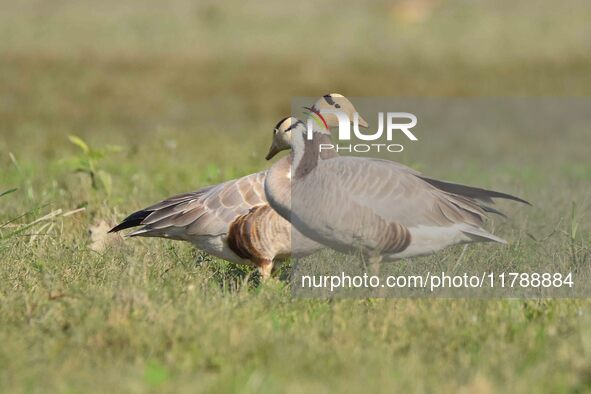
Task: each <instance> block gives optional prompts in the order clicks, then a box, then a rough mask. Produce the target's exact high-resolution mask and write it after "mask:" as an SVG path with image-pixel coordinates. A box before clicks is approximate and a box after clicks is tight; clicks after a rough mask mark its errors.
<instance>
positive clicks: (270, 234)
mask: <svg viewBox="0 0 591 394" xmlns="http://www.w3.org/2000/svg"><path fill="white" fill-rule="evenodd" d="M336 103H340V106H342V107H343V108H345V110H346V111H348V112H350V114H349V115H351V119H352V118H353V116H352V114H353V112H355V108H354V107H353V105H352V104H351V103H350V102H349V100H347V99H346V98H345V97H344V96H342V95H340V94H330V95H325V96H323V97H321V98H320V99H319V100H318V101H317V102H316V103H315V104H314V106H313V108H315V109H320V108H328V107H332V106H334V105H335V104H336ZM297 123H299V120H298V119H296V118H292V117H288V118H284V119H282V120H281V121H279V123H277V125H276V126H275V129H274V131H273V143H272V145H271V149H270V150H269V154H268V155H267V157H268V158H271V157H272V156H274V155H275V154H276V153H278V152H279V151H281V150H284V149H289V148H290V146H291V133H292V130H293V129H294V127H295V126H296V124H297ZM337 125H338V121H337V119H336V117H335V118H334V119H328V122H327V126H328V127H336V126H337ZM320 138H321V139H322V140H323V141H324V142H326V143H330V138H329V135H326V134H325V135H323V136H321V137H320ZM333 156H336V153H334V152H332V151H326V152H324V153H323V156H322V157H321V158H322V159H329V158H331V157H333ZM275 166H276V167H275V169H276V171H275V174H276V175H279V173H280V172H281V173H282V174H283V175H282V176H283V177H285V178H286V179H287V177H288V176H289V175H290V174H291V156H286V157H283V158H282V159H280V160H279V161H278V162H277V163H276V164H275ZM266 174H267V171H261V172H257V173H255V174H251V175H247V176H244V177H242V178H239V179H235V180H231V181H227V182H224V183H221V184H218V185H212V186H207V187H204V188H202V189H199V190H197V191H194V192H190V193H184V194H180V195H177V196H174V197H171V198H168V199H166V200H164V201H161V202H159V203H157V204H154V205H152V206H150V207H147V208H145V209H142V210H140V211H138V212H135V213H133V214H131V215H129V216H128V217H127V218H125V219H124V220H123V221H122V222H121V223H120V224H119V225H117V226H115V227H114V228H113V229H111V230H110V232H117V231H120V230H123V229H127V228H132V227H138V226H141V227H140V228H139V229H138V230H136V231H134V232H132V233H130V234H129V235H128V236H130V237H135V236H142V237H162V238H169V239H174V240H182V241H188V242H191V243H193V244H194V245H195V246H196V247H197V248H199V249H201V250H203V251H205V252H207V253H210V254H212V255H214V256H216V257H220V258H222V259H225V260H228V261H231V262H234V263H238V264H249V263H250V264H253V265H255V266H256V267H257V268H258V269H259V271H260V273H261V275H262V277H263V278H264V279H266V278H268V277H269V276H270V274H271V270H272V268H273V262H274V260H281V259H284V258H287V257H289V256H290V255H297V256H303V255H307V254H310V253H312V252H314V251H316V250H318V249H319V248H321V246H320V245H319V244H317V243H316V242H313V241H311V240H309V239H305V237H303V236H301V234H299V233H296V232H294V233H292V231H291V227H292V226H291V225H290V223H289V222H287V221H286V220H284V219H283V218H281V217H280V216H279V215H277V213H276V212H275V211H274V210H273V209H272V208H271V207H269V205H268V203H267V200H266V198H265V193H264V190H263V184H264V180H265V177H266ZM292 237H293V242H292ZM292 245H293V246H292Z"/></svg>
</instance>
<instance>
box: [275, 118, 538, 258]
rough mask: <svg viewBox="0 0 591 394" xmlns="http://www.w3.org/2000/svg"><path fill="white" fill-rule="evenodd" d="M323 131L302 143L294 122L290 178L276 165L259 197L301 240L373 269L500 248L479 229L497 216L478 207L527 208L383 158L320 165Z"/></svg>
mask: <svg viewBox="0 0 591 394" xmlns="http://www.w3.org/2000/svg"><path fill="white" fill-rule="evenodd" d="M311 116H313V117H321V115H320V114H319V113H313V112H312V113H311ZM317 124H318V123H317ZM328 132H329V131H328V130H327V129H326V128H322V127H318V126H315V129H314V132H313V134H312V139H311V140H308V139H307V138H306V128H305V126H304V125H303V124H302V123H301V122H300V123H298V124H297V125H296V128H294V130H293V131H292V139H291V148H292V151H291V153H290V156H291V158H292V176H291V178H290V179H288V178H286V177H285V175H284V174H285V173H284V171H285V170H284V169H283V168H282V167H281V166H280V165H279V164H275V165H274V166H273V167H271V169H270V170H269V172H268V174H267V177H266V179H265V194H266V196H267V199H268V201H269V204H270V205H271V207H272V208H274V209H275V210H276V211H277V212H278V213H279V214H280V215H281V216H282V217H284V218H286V219H287V220H289V221H290V222H291V223H292V224H293V226H294V227H295V228H296V229H297V230H299V231H300V232H301V233H302V234H304V235H305V236H306V237H309V238H311V239H313V240H314V241H317V242H319V243H322V244H323V245H326V246H329V247H331V248H333V249H335V250H338V251H341V252H354V251H359V250H360V251H362V253H363V254H364V255H365V256H367V257H369V261H370V263H372V264H374V267H375V266H377V264H378V263H379V262H380V261H382V260H386V261H387V260H397V259H400V258H405V257H412V256H420V255H426V254H431V253H434V252H436V251H439V250H441V249H443V248H445V247H447V246H450V245H454V244H459V243H468V242H483V241H494V242H501V243H506V242H505V241H504V240H503V239H501V238H499V237H497V236H495V235H493V234H491V233H489V232H488V231H486V230H485V229H484V228H483V227H482V225H483V223H484V219H485V218H486V213H487V212H494V213H500V212H498V211H496V210H495V209H493V208H491V207H489V206H487V205H485V204H486V203H492V198H505V199H510V200H515V201H520V202H523V203H526V204H529V203H528V202H527V201H525V200H522V199H520V198H518V197H514V196H511V195H509V194H505V193H499V192H495V191H491V190H485V189H480V188H473V187H469V186H464V185H459V184H454V183H448V182H443V181H439V180H435V179H431V178H428V177H424V176H423V175H421V174H420V173H418V172H416V171H414V170H412V169H410V168H408V167H405V166H403V165H401V164H398V163H395V162H392V161H388V160H380V159H373V158H363V157H351V156H347V157H342V156H341V157H335V158H333V159H331V160H319V145H320V144H321V143H322V141H323V140H324V139H325V138H326V135H327V133H328Z"/></svg>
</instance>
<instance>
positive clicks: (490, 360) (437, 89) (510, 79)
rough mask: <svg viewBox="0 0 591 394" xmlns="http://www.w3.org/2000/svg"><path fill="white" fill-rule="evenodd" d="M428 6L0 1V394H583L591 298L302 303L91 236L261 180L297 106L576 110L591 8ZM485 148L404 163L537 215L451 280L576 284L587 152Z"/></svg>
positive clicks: (454, 149) (546, 143)
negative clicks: (490, 268) (313, 100)
mask: <svg viewBox="0 0 591 394" xmlns="http://www.w3.org/2000/svg"><path fill="white" fill-rule="evenodd" d="M423 3H425V4H429V6H427V5H426V6H425V9H424V10H423V11H421V10H422V9H420V10H419V11H416V10H415V11H413V10H412V9H411V10H410V11H408V10H406V9H405V8H404V7H402V6H400V5H399V6H392V5H390V4H388V3H386V2H376V3H374V4H373V5H371V6H362V5H359V4H357V3H353V2H345V3H344V4H342V3H340V2H339V3H331V4H327V5H323V6H318V5H316V3H309V4H307V3H303V4H302V5H301V6H298V9H297V10H295V11H297V12H300V13H304V14H306V13H309V14H308V15H309V18H310V19H309V23H308V24H306V25H304V24H301V23H300V22H297V21H295V20H294V18H293V15H292V14H291V12H292V11H290V10H287V9H283V8H280V7H279V6H274V5H273V4H271V3H267V2H263V4H262V5H257V6H252V8H245V6H244V5H242V4H241V3H233V2H230V3H229V4H228V5H224V6H222V5H218V4H217V3H215V2H203V3H200V4H199V5H194V4H192V3H190V2H188V1H184V0H177V1H175V2H172V5H171V6H170V7H167V8H166V9H162V6H159V3H158V2H145V3H143V2H142V3H133V2H129V3H126V4H121V3H119V2H113V1H107V2H104V4H103V3H101V4H100V5H92V4H90V3H84V2H70V1H64V2H59V3H56V4H54V5H52V6H48V5H47V4H46V3H44V2H32V1H31V2H29V1H26V2H18V3H16V2H15V3H13V2H11V3H8V2H1V3H0V36H1V37H2V38H1V39H0V59H1V61H0V193H2V192H3V191H7V190H10V189H12V188H17V190H16V191H14V192H12V193H10V194H7V195H5V196H1V197H0V224H1V223H7V222H10V223H7V224H5V225H3V226H2V227H1V228H0V392H17V393H18V392H47V391H50V392H107V391H111V392H150V391H153V392H228V391H229V392H245V393H250V392H291V393H299V392H309V391H315V392H327V393H328V392H334V391H337V392H359V391H370V390H371V391H375V392H392V391H402V390H410V391H413V392H457V391H461V392H466V393H472V392H477V393H488V392H496V391H500V392H506V391H511V392H578V393H583V392H591V303H590V302H589V301H588V300H587V299H546V300H519V299H504V300H467V299H466V300H464V299H456V300H442V299H417V300H411V299H358V300H351V299H335V300H323V299H299V298H293V297H292V293H291V289H290V287H289V285H288V284H286V283H284V282H277V281H275V282H273V283H271V284H268V285H264V286H259V287H257V286H254V285H253V283H252V281H251V282H247V281H246V280H245V278H246V275H247V274H248V273H249V272H250V271H249V269H247V268H243V267H233V266H231V265H229V264H227V263H224V262H222V261H218V260H216V259H213V258H211V257H210V256H207V255H205V254H202V253H201V252H199V251H195V250H194V249H192V248H191V247H190V245H187V244H184V243H175V242H166V241H164V240H156V239H154V240H150V239H148V240H145V239H133V240H127V241H124V240H123V239H122V238H120V237H117V236H113V237H109V238H107V239H101V238H100V237H99V238H97V237H95V236H92V234H96V233H97V231H98V232H99V233H100V228H101V226H102V227H104V226H106V225H112V224H115V223H116V222H117V221H118V220H121V219H122V218H123V217H124V216H125V215H126V214H128V213H130V212H132V211H134V210H136V209H139V208H142V207H144V206H146V205H147V204H150V203H153V202H155V201H158V200H159V199H161V198H164V197H167V196H169V195H172V194H175V193H177V192H183V191H189V190H193V189H196V188H198V187H201V186H204V185H207V184H211V183H215V182H219V181H221V180H224V179H229V178H233V177H237V176H241V175H244V174H248V173H251V172H253V171H257V170H259V169H261V168H265V167H266V166H268V165H269V163H266V162H265V161H264V159H263V156H264V153H265V151H266V148H267V146H268V143H269V139H270V137H271V130H272V127H273V125H274V124H275V123H276V121H277V120H278V119H279V118H280V117H282V116H286V115H287V114H289V110H290V100H291V98H292V97H294V96H314V95H320V94H324V93H327V92H330V91H338V92H341V93H343V94H346V95H348V96H409V97H414V96H441V97H445V96H464V97H465V96H468V97H472V96H474V97H476V96H499V97H500V96H578V97H585V96H589V94H591V73H589V69H590V67H591V58H590V57H589V53H591V52H590V51H589V49H590V48H589V42H588V41H586V40H585V39H584V37H589V33H590V32H589V29H590V27H589V24H588V20H586V19H588V18H585V17H584V15H588V11H589V5H588V4H587V3H585V2H578V1H571V2H566V3H567V4H566V5H565V4H563V6H562V7H561V8H560V9H557V8H556V6H553V4H554V3H552V2H542V3H541V4H542V6H540V7H539V8H537V9H536V10H531V9H530V8H529V7H525V6H518V5H513V4H512V3H510V2H504V3H503V5H499V6H498V8H494V7H493V6H492V5H484V4H480V5H474V4H476V3H474V4H473V3H472V2H461V1H459V2H458V1H454V2H448V3H446V2H423ZM397 4H403V3H397ZM336 5H338V6H339V9H342V10H343V11H342V14H341V15H340V16H339V17H338V18H337V17H334V15H333V14H334V6H336ZM401 7H402V8H401ZM429 7H431V8H429ZM489 7H490V8H489ZM505 7H508V8H505ZM368 42H370V43H372V44H374V45H373V46H369V45H367V43H368ZM333 48H334V49H333ZM587 103H588V101H587ZM583 104H584V103H583ZM531 116H535V114H532V115H531ZM489 131H490V132H491V133H492V130H487V129H484V130H479V131H478V133H477V134H475V135H472V138H468V139H467V141H468V142H467V145H460V144H459V142H458V141H459V140H458V138H459V137H460V136H463V135H465V134H463V133H464V132H463V130H458V131H457V132H456V133H455V134H446V135H444V136H440V137H439V138H435V139H434V140H432V141H431V142H428V141H425V142H424V143H422V144H421V147H420V149H416V150H413V152H412V155H410V154H409V155H403V156H401V157H400V158H399V160H400V161H402V162H404V163H405V164H409V165H412V166H415V167H417V168H419V169H420V170H421V171H423V172H425V173H427V174H429V175H433V176H435V177H440V178H444V179H450V180H454V181H458V182H465V183H469V184H475V185H481V186H486V187H494V188H497V189H500V190H505V191H508V192H512V193H518V194H519V195H521V196H523V197H526V198H527V199H529V200H531V201H532V202H533V203H534V205H535V207H534V208H523V207H517V206H512V205H509V204H503V205H502V208H503V210H504V211H506V213H508V214H509V216H510V219H509V220H507V221H498V220H497V221H495V226H496V229H498V231H499V232H500V234H501V235H503V236H505V237H506V238H507V239H509V240H510V241H511V243H512V245H511V246H510V247H508V248H507V249H496V248H495V247H494V246H491V245H475V246H471V247H470V248H469V249H468V252H467V255H466V258H467V260H465V261H468V262H474V264H477V265H481V266H486V264H487V263H488V262H489V261H491V256H492V258H498V259H503V262H505V260H504V259H515V261H517V262H528V261H533V260H538V259H547V260H548V261H553V260H555V261H557V262H563V261H564V262H571V261H572V260H573V259H575V260H577V262H578V264H579V265H580V266H581V267H583V268H584V269H587V270H588V269H589V263H590V261H589V256H590V251H591V226H590V225H589V217H590V215H591V195H590V191H591V190H590V185H591V162H590V161H589V146H590V145H591V133H590V132H589V130H588V129H587V128H585V127H584V123H581V124H579V127H576V128H573V127H564V128H559V130H549V129H548V128H544V129H543V131H539V130H537V129H526V130H525V131H524V133H522V134H519V135H511V136H508V135H506V134H503V132H502V131H500V132H498V134H489V133H488V132H489ZM70 135H76V136H79V137H81V138H82V139H83V140H84V141H86V142H87V143H88V145H89V146H90V148H92V152H90V153H89V154H87V155H85V154H84V152H83V150H82V149H81V148H80V147H79V146H76V145H75V144H73V143H72V142H71V141H70V140H69V139H68V137H69V136H70ZM79 167H82V168H84V169H86V171H82V172H81V171H78V172H76V171H75V169H76V168H79ZM91 170H92V172H93V173H94V174H95V175H94V176H95V181H94V184H93V182H92V179H91V176H90V175H89V171H91ZM573 203H574V204H575V207H576V210H575V213H574V216H573V214H572V206H573ZM21 215H22V216H21ZM575 223H577V224H578V227H577V230H576V232H575V231H574V227H573V225H574V224H575ZM460 253H461V248H452V249H450V250H448V251H445V252H443V253H441V254H438V255H437V256H435V257H431V258H430V259H431V260H429V261H433V263H434V264H436V263H437V262H439V261H454V260H455V259H457V258H458V256H459V255H460ZM511 261H513V260H511Z"/></svg>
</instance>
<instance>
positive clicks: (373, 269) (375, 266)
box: [368, 255, 382, 276]
mask: <svg viewBox="0 0 591 394" xmlns="http://www.w3.org/2000/svg"><path fill="white" fill-rule="evenodd" d="M368 263H369V264H368V265H369V267H368V268H369V273H370V274H371V275H373V276H379V275H380V271H381V266H382V264H381V263H382V256H380V255H373V256H370V257H369V261H368Z"/></svg>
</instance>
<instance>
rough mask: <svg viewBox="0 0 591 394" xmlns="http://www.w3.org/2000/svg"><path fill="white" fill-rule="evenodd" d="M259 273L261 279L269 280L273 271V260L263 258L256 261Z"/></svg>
mask: <svg viewBox="0 0 591 394" xmlns="http://www.w3.org/2000/svg"><path fill="white" fill-rule="evenodd" d="M255 263H256V265H257V268H258V270H259V273H260V274H261V279H262V280H263V282H264V281H267V280H268V279H269V278H270V277H271V272H272V271H273V261H272V260H267V259H261V260H258V261H256V262H255Z"/></svg>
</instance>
